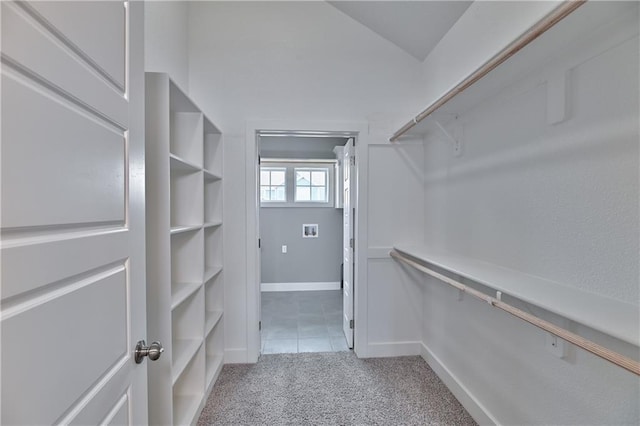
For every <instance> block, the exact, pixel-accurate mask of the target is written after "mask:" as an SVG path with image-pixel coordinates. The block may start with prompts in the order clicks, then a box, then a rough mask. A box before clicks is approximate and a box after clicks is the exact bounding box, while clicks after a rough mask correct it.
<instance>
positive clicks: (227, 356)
mask: <svg viewBox="0 0 640 426" xmlns="http://www.w3.org/2000/svg"><path fill="white" fill-rule="evenodd" d="M248 360H249V355H248V353H247V348H240V349H225V351H224V363H225V364H249V361H248Z"/></svg>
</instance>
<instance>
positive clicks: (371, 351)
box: [359, 342, 422, 358]
mask: <svg viewBox="0 0 640 426" xmlns="http://www.w3.org/2000/svg"><path fill="white" fill-rule="evenodd" d="M421 351H422V343H421V342H392V343H369V344H368V345H367V348H366V350H365V351H359V352H360V353H362V352H364V354H365V356H364V357H363V358H385V357H391V356H414V355H420V354H421Z"/></svg>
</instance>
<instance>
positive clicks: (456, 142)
mask: <svg viewBox="0 0 640 426" xmlns="http://www.w3.org/2000/svg"><path fill="white" fill-rule="evenodd" d="M457 119H458V116H457V115H456V116H455V120H457ZM431 120H432V121H433V122H434V123H435V124H436V126H437V127H438V129H440V131H441V132H442V134H444V135H445V137H446V138H447V140H448V141H449V142H451V145H452V146H453V155H454V156H455V157H459V156H461V155H462V138H461V135H460V133H462V127H460V126H459V125H458V126H456V129H455V130H456V131H455V133H457V135H452V134H451V133H449V131H447V129H445V128H444V126H443V125H442V124H440V122H439V121H438V120H436V119H435V118H433V117H431Z"/></svg>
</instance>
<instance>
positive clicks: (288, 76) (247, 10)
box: [189, 2, 420, 134]
mask: <svg viewBox="0 0 640 426" xmlns="http://www.w3.org/2000/svg"><path fill="white" fill-rule="evenodd" d="M189 48H190V51H189V61H190V69H189V72H190V77H189V78H190V82H191V84H192V87H193V89H194V90H193V91H192V92H193V93H194V98H195V99H196V100H197V102H198V104H199V105H203V107H204V108H205V109H207V111H208V113H209V114H210V115H211V116H212V117H215V120H216V123H218V124H219V125H220V126H221V127H222V130H223V131H224V132H226V133H232V134H237V133H242V132H244V127H245V121H246V120H248V119H276V120H277V119H290V120H296V119H300V120H305V119H306V120H309V119H315V120H338V121H357V120H362V119H364V118H367V117H371V116H374V115H380V114H385V113H393V114H398V113H401V112H403V111H404V110H405V108H406V104H407V99H410V98H411V97H412V96H414V91H413V88H414V87H415V85H416V83H417V82H418V79H419V75H420V64H419V62H418V61H417V60H416V59H414V58H413V57H412V56H410V55H409V54H407V53H406V52H404V51H402V50H401V49H399V48H397V47H396V46H395V45H393V44H392V43H391V42H389V41H387V40H385V39H383V38H382V37H380V36H378V35H377V34H375V33H373V32H372V31H370V30H369V29H367V28H365V27H363V26H362V25H361V24H359V23H357V22H355V21H354V20H352V19H351V18H349V17H348V16H346V15H344V14H343V13H342V12H340V11H338V10H337V9H336V8H334V7H332V6H331V5H329V4H326V3H324V2H194V3H193V4H191V6H190V39H189ZM195 89H197V90H195Z"/></svg>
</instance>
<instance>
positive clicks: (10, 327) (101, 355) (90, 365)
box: [2, 265, 128, 425]
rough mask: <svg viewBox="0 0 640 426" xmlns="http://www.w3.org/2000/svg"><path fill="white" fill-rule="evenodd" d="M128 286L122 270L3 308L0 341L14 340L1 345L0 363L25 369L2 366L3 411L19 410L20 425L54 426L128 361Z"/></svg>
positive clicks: (124, 271) (80, 280)
mask: <svg viewBox="0 0 640 426" xmlns="http://www.w3.org/2000/svg"><path fill="white" fill-rule="evenodd" d="M126 289H127V283H126V270H125V267H124V265H120V266H117V267H115V268H113V269H111V270H107V271H100V272H97V273H95V274H92V275H91V276H90V277H88V278H81V279H79V280H77V281H76V280H72V281H70V282H69V283H67V284H66V285H64V286H62V287H60V288H57V289H56V290H54V291H50V292H47V293H46V294H43V295H41V296H40V297H35V298H23V299H22V300H19V301H16V303H14V304H10V303H7V304H5V305H9V306H8V307H4V308H3V315H2V317H3V318H2V320H3V321H2V322H3V324H2V340H3V342H20V343H19V344H10V345H6V346H5V345H3V348H2V364H3V366H29V368H19V369H18V368H3V370H2V385H3V389H6V390H8V392H4V395H3V401H2V402H3V404H2V405H3V408H4V409H5V410H6V409H7V407H10V408H9V410H8V411H16V412H19V413H21V416H20V422H21V423H27V424H34V425H35V424H53V423H55V422H56V421H58V420H60V414H61V413H64V412H65V411H66V410H67V409H68V407H70V406H72V405H73V403H74V402H75V400H76V399H77V397H78V396H79V395H82V394H83V393H84V392H85V391H86V390H87V389H90V388H91V387H92V384H93V383H96V382H98V381H99V380H100V378H101V377H104V376H106V375H108V374H109V373H111V370H112V369H113V368H114V367H115V368H117V367H119V364H121V362H120V361H122V360H124V361H126V358H127V317H128V315H127V309H126V301H127V293H126ZM90 300H95V301H99V303H87V301H90ZM62 312H64V315H60V313H62ZM70 371H72V372H73V374H71V375H69V372H70ZM17 383H20V386H15V384H17ZM11 384H14V385H11ZM7 385H8V387H5V386H7ZM61 385H63V386H62V387H63V388H64V392H60V388H61ZM32 407H38V409H37V410H33V409H32ZM3 414H4V410H3ZM8 423H11V421H9V422H8Z"/></svg>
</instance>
